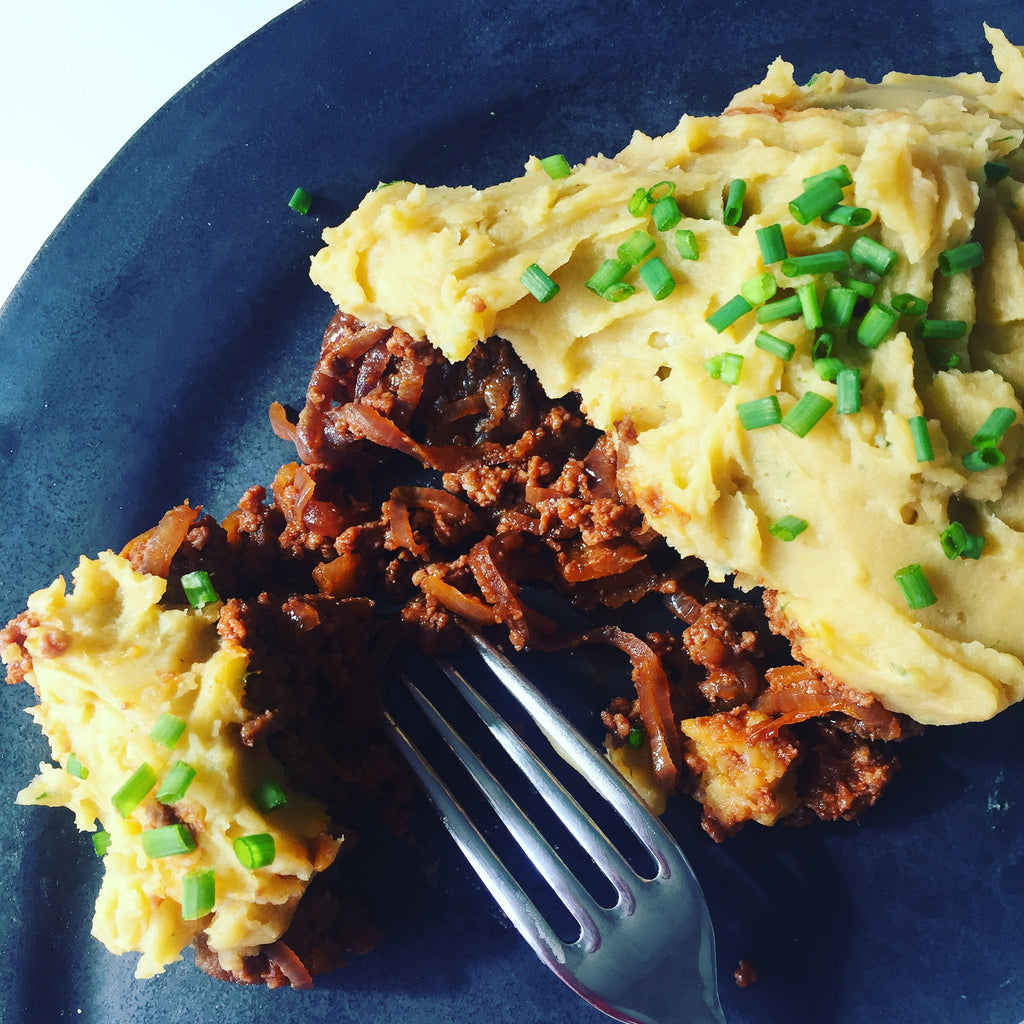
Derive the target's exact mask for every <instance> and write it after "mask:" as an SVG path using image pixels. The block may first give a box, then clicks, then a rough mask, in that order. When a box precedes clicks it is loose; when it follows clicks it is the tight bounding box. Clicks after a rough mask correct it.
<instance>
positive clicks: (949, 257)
mask: <svg viewBox="0 0 1024 1024" xmlns="http://www.w3.org/2000/svg"><path fill="white" fill-rule="evenodd" d="M984 261H985V250H984V249H982V247H981V244H980V243H979V242H965V243H964V244H963V245H958V246H955V247H954V248H952V249H947V250H946V251H945V252H940V253H939V270H940V271H941V272H942V274H944V275H945V276H946V277H952V276H953V274H959V273H961V272H962V271H964V270H971V269H973V268H974V267H979V266H981V264H982V263H984Z"/></svg>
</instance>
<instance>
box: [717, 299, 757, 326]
mask: <svg viewBox="0 0 1024 1024" xmlns="http://www.w3.org/2000/svg"><path fill="white" fill-rule="evenodd" d="M753 308H754V307H753V306H752V305H751V304H750V303H749V302H747V300H746V299H745V298H743V296H742V295H734V296H733V297H732V298H731V299H730V300H729V301H728V302H727V303H725V305H724V306H719V308H718V309H716V310H715V311H714V313H712V314H711V316H709V317H707V318H706V319H707V322H708V323H709V324H710V325H711V326H712V327H713V328H714V329H715V330H716V331H717V332H718V333H719V334H721V333H722V331H724V330H725V329H726V327H728V326H729V325H730V324H734V323H735V322H736V321H737V320H739V318H740V317H741V316H744V315H745V314H747V313H749V312H750V311H751V310H752V309H753Z"/></svg>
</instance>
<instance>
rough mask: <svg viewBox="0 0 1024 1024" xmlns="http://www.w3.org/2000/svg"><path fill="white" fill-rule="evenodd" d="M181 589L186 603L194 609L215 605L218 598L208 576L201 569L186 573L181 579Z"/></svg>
mask: <svg viewBox="0 0 1024 1024" xmlns="http://www.w3.org/2000/svg"><path fill="white" fill-rule="evenodd" d="M181 589H182V590H183V591H184V592H185V598H186V600H187V601H188V603H189V604H190V605H191V606H192V607H193V608H196V609H200V608H205V607H206V606H207V605H208V604H216V603H217V602H218V601H219V600H220V597H219V596H218V595H217V591H216V590H214V587H213V584H212V583H211V582H210V574H209V573H208V572H206V571H205V570H203V569H197V570H196V571H195V572H187V573H185V575H184V576H182V577H181Z"/></svg>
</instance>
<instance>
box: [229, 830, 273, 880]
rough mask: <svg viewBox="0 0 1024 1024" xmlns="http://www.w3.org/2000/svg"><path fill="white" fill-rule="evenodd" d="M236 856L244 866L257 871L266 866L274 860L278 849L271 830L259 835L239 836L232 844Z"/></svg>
mask: <svg viewBox="0 0 1024 1024" xmlns="http://www.w3.org/2000/svg"><path fill="white" fill-rule="evenodd" d="M232 845H233V847H234V850H235V856H236V857H237V858H238V862H239V864H241V865H242V867H243V868H249V869H250V870H251V871H255V870H256V869H257V868H265V867H266V866H267V865H268V864H272V863H273V862H274V857H275V856H276V850H275V848H274V837H273V836H272V835H270V833H269V832H260V833H259V834H258V835H252V836H239V837H238V838H237V839H236V840H235V841H234V843H233V844H232Z"/></svg>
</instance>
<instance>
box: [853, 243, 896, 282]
mask: <svg viewBox="0 0 1024 1024" xmlns="http://www.w3.org/2000/svg"><path fill="white" fill-rule="evenodd" d="M850 259H852V260H853V261H854V262H855V263H859V264H860V265H861V266H862V267H867V268H868V270H871V271H874V273H876V274H878V276H879V277H884V276H885V275H886V274H888V273H889V271H890V270H892V268H893V267H895V266H896V264H897V262H898V261H899V256H898V255H897V254H896V253H895V252H893V251H892V249H890V248H889V247H888V246H885V245H882V243H881V242H876V241H875V239H873V238H872V237H871V236H870V235H861V236H859V237H858V238H857V239H855V240H854V243H853V245H851V246H850Z"/></svg>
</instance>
